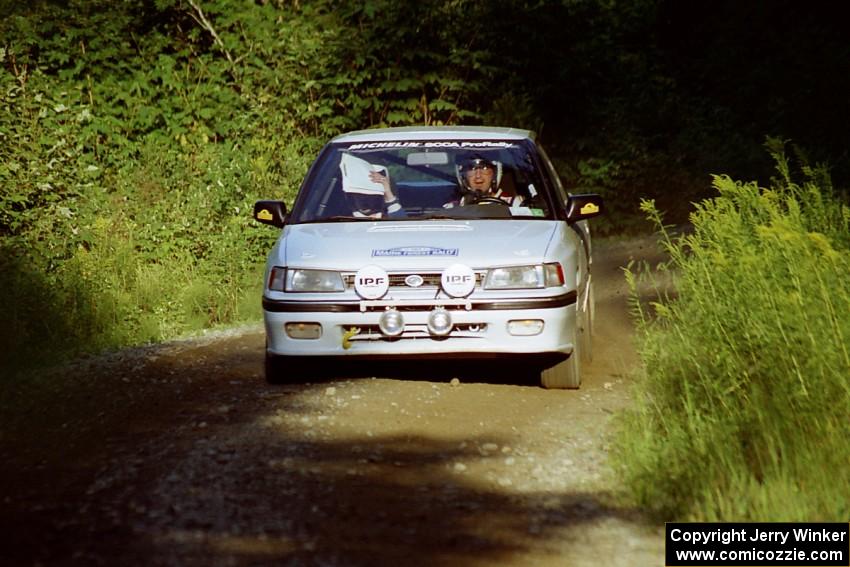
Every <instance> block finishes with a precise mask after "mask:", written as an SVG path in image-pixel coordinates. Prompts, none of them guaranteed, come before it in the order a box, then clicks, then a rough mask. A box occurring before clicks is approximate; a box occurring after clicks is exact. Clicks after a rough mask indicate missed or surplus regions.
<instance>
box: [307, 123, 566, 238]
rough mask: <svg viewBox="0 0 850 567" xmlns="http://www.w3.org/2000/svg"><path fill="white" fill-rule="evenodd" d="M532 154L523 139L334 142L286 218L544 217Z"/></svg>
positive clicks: (548, 214) (542, 195) (541, 182)
mask: <svg viewBox="0 0 850 567" xmlns="http://www.w3.org/2000/svg"><path fill="white" fill-rule="evenodd" d="M534 152H535V149H534V146H533V144H532V143H531V142H530V141H524V140H511V141H504V140H490V141H487V140H475V141H462V140H458V141H455V140H451V141H446V140H442V141H399V142H365V143H364V142H360V143H349V144H331V145H329V146H328V147H327V148H325V150H324V151H323V152H322V154H321V155H320V157H319V160H318V161H317V163H316V164H315V165H314V167H313V168H312V169H311V172H310V174H309V176H308V179H307V181H306V183H305V184H304V187H303V188H302V190H301V192H300V194H299V195H298V198H297V199H296V202H295V205H294V206H293V209H292V214H291V216H290V222H292V223H309V222H341V221H344V222H353V221H363V220H366V221H376V220H394V221H395V220H424V219H470V218H472V219H505V218H509V219H512V218H522V219H549V218H552V216H551V215H552V211H551V205H550V203H549V201H548V200H547V199H546V198H545V187H544V180H543V178H542V176H541V174H540V172H539V169H538V166H537V164H538V163H540V162H539V159H538V158H536V156H534Z"/></svg>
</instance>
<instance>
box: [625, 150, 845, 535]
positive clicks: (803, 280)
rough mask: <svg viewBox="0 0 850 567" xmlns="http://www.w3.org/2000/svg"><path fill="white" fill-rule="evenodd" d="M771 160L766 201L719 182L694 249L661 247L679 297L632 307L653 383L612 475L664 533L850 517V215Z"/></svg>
mask: <svg viewBox="0 0 850 567" xmlns="http://www.w3.org/2000/svg"><path fill="white" fill-rule="evenodd" d="M769 145H770V147H771V148H772V153H773V155H774V157H775V158H776V162H777V169H778V171H779V173H780V175H779V177H778V178H777V179H776V180H775V184H774V185H773V186H772V188H770V189H762V188H760V187H758V186H757V185H756V184H755V183H748V184H743V183H739V182H735V181H733V180H731V179H730V178H729V177H725V176H717V177H715V180H714V184H715V187H716V189H717V190H718V192H719V196H717V197H715V198H713V199H710V200H707V201H705V202H703V203H701V204H700V205H699V206H698V207H697V211H696V212H695V213H694V214H693V215H692V217H691V220H692V222H693V226H694V231H693V233H692V234H689V235H686V236H683V237H681V238H679V239H678V240H673V239H672V238H670V237H669V236H665V240H664V242H665V247H666V248H667V250H668V251H669V253H670V256H671V261H670V264H669V265H668V266H666V268H667V269H668V270H669V271H671V272H672V273H673V275H674V282H675V285H674V289H675V296H668V297H666V298H662V300H660V301H659V302H655V303H652V304H650V305H646V304H644V303H641V302H640V301H638V300H637V299H636V300H635V309H636V312H637V314H638V316H639V317H638V321H639V326H640V333H641V337H642V338H641V341H640V353H641V356H642V358H643V361H644V366H645V372H646V377H645V379H644V381H643V382H642V385H641V388H640V403H639V406H638V408H637V409H636V410H635V411H633V412H632V413H631V414H630V415H629V416H628V417H627V418H626V419H625V422H624V424H623V425H624V427H623V430H622V433H621V436H620V439H619V448H618V460H619V466H620V470H621V471H622V473H623V477H624V479H625V481H626V483H627V486H628V487H629V488H630V489H631V490H633V491H634V493H635V495H636V498H637V501H638V502H639V504H640V505H641V506H644V507H646V508H647V509H649V510H652V511H654V512H656V513H658V514H659V515H660V516H661V517H664V518H667V519H674V518H690V519H696V520H727V521H728V520H751V521H753V520H759V521H766V520H770V521H803V520H808V521H813V520H832V521H836V520H840V519H843V518H846V517H847V515H848V513H850V508H848V502H850V473H849V472H848V468H847V462H848V459H850V444H848V439H850V421H848V419H847V416H848V415H850V350H848V344H850V319H848V318H847V317H846V316H845V315H846V314H847V313H848V312H850V281H848V278H847V274H848V273H850V238H848V234H850V231H848V229H850V209H848V207H847V206H846V205H844V204H841V203H840V202H839V201H838V200H837V199H835V198H834V197H833V196H832V195H831V193H830V189H829V186H828V185H824V180H825V179H826V177H825V174H824V172H823V171H822V170H817V169H812V168H808V167H804V168H803V171H804V174H805V177H804V181H803V182H802V183H801V184H797V183H795V182H794V181H793V180H792V175H791V168H790V166H789V162H788V161H787V160H786V158H785V156H784V152H783V151H782V144H781V143H777V142H776V141H771V142H770V143H769ZM644 209H645V211H646V212H648V213H649V214H650V216H651V217H652V218H654V220H655V221H656V223H658V224H659V226H660V214H659V213H658V212H657V209H656V208H655V206H654V205H653V204H652V203H645V204H644ZM629 277H630V279H631V281H632V282H634V281H635V276H634V274H629Z"/></svg>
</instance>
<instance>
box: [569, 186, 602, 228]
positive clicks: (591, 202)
mask: <svg viewBox="0 0 850 567" xmlns="http://www.w3.org/2000/svg"><path fill="white" fill-rule="evenodd" d="M603 212H605V208H604V206H603V204H602V196H601V195H597V194H596V193H585V194H582V195H570V196H569V197H567V222H578V221H580V220H584V219H589V218H591V217H596V216H599V215H601V214H602V213H603Z"/></svg>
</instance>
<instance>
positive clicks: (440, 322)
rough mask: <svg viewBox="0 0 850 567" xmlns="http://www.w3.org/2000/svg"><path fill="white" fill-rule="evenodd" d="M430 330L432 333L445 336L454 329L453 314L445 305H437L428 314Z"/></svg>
mask: <svg viewBox="0 0 850 567" xmlns="http://www.w3.org/2000/svg"><path fill="white" fill-rule="evenodd" d="M428 331H429V332H430V333H431V334H432V335H436V336H438V337H445V336H446V335H448V334H449V333H450V332H451V331H452V316H451V315H449V312H448V311H446V310H445V309H444V308H443V307H437V308H436V309H434V310H433V311H431V313H430V314H429V315H428Z"/></svg>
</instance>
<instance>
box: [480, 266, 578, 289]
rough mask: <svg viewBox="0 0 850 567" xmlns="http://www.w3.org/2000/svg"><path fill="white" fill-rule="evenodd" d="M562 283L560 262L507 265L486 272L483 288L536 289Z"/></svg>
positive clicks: (562, 276)
mask: <svg viewBox="0 0 850 567" xmlns="http://www.w3.org/2000/svg"><path fill="white" fill-rule="evenodd" d="M560 285H564V270H563V268H562V267H561V265H560V264H558V263H557V262H553V263H551V264H542V265H541V264H538V265H536V266H509V267H505V268H494V269H492V270H489V271H488V272H487V277H486V279H485V280H484V289H536V288H543V287H554V286H560Z"/></svg>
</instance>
